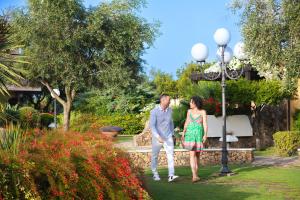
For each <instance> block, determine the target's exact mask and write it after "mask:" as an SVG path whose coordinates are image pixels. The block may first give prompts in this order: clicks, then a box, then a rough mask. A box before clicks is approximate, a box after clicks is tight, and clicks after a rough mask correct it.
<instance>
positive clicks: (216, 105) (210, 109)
mask: <svg viewBox="0 0 300 200" xmlns="http://www.w3.org/2000/svg"><path fill="white" fill-rule="evenodd" d="M203 109H204V110H206V112H207V114H208V115H216V116H220V115H221V103H220V102H219V101H217V100H216V99H214V98H212V97H210V98H208V99H204V100H203Z"/></svg>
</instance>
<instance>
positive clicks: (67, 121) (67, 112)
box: [63, 102, 71, 132]
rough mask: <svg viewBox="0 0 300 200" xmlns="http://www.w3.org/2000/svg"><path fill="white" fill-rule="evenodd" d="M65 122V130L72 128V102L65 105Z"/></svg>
mask: <svg viewBox="0 0 300 200" xmlns="http://www.w3.org/2000/svg"><path fill="white" fill-rule="evenodd" d="M63 108H64V122H63V128H64V131H65V132H66V131H68V130H69V128H70V117H71V102H67V103H66V104H65V105H64V106H63Z"/></svg>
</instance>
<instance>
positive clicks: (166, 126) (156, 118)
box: [150, 94, 178, 182]
mask: <svg viewBox="0 0 300 200" xmlns="http://www.w3.org/2000/svg"><path fill="white" fill-rule="evenodd" d="M169 105H170V96H169V95H167V94H162V95H161V96H160V105H159V106H157V107H156V108H154V109H153V110H151V114H150V129H151V132H152V159H151V170H152V173H153V179H154V180H155V181H159V180H160V177H159V174H158V172H157V159H158V154H159V152H160V150H161V148H162V147H164V149H165V151H166V155H167V160H168V170H169V179H168V181H169V182H172V181H173V180H175V179H176V178H178V176H176V175H174V158H173V155H174V142H173V137H172V136H173V134H174V124H173V120H172V110H171V108H169Z"/></svg>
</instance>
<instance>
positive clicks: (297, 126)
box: [293, 110, 300, 131]
mask: <svg viewBox="0 0 300 200" xmlns="http://www.w3.org/2000/svg"><path fill="white" fill-rule="evenodd" d="M293 119H294V121H293V130H295V131H300V110H297V111H296V112H295V114H294V116H293Z"/></svg>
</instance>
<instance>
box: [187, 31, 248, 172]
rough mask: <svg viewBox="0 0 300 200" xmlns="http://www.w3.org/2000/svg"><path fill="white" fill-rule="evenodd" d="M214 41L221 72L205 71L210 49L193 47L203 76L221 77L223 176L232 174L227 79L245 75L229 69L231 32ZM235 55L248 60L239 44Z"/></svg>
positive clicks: (200, 44) (197, 45) (223, 32)
mask: <svg viewBox="0 0 300 200" xmlns="http://www.w3.org/2000/svg"><path fill="white" fill-rule="evenodd" d="M214 40H215V42H216V43H217V45H218V50H217V54H216V55H217V58H218V60H219V63H220V64H219V66H220V70H217V71H212V72H211V71H210V72H206V71H205V70H204V69H203V67H202V66H203V64H204V62H205V60H206V58H207V57H208V48H207V47H206V46H205V45H204V44H202V43H198V44H196V45H194V46H193V47H192V51H191V53H192V57H193V58H194V59H195V60H196V61H197V62H198V63H200V67H201V71H202V75H203V77H204V78H205V79H207V80H216V79H218V78H220V76H221V86H222V119H223V127H222V168H221V171H220V174H221V175H227V174H230V173H231V171H230V169H229V167H228V165H227V164H228V151H227V145H226V142H227V141H226V107H225V106H226V99H225V95H226V77H227V78H229V79H237V78H239V77H240V76H241V75H242V73H243V68H242V69H241V70H236V69H229V68H228V67H227V66H228V63H229V62H230V60H231V59H232V57H233V52H232V50H231V48H230V47H228V46H227V44H228V43H229V41H230V32H229V31H228V30H227V29H225V28H220V29H218V30H217V31H216V32H215V34H214ZM234 55H235V57H236V58H238V59H241V60H244V59H246V55H245V53H244V44H243V43H241V42H240V43H238V44H237V45H235V47H234Z"/></svg>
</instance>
